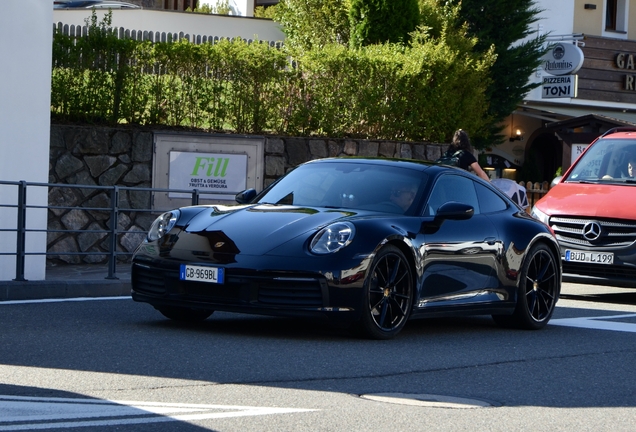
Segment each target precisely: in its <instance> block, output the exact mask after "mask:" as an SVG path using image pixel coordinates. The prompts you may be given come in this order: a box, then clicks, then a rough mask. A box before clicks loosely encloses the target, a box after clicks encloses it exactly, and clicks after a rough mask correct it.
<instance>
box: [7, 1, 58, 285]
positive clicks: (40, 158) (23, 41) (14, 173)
mask: <svg viewBox="0 0 636 432" xmlns="http://www.w3.org/2000/svg"><path fill="white" fill-rule="evenodd" d="M52 4H53V1H52V0H20V1H7V2H2V13H0V59H2V68H0V114H1V115H0V150H1V151H2V157H1V158H0V180H3V181H19V180H25V181H27V182H40V183H46V182H48V179H49V141H50V129H51V122H50V117H51V116H50V105H51V104H50V99H51V55H52V54H51V45H52V41H53V36H52V32H51V20H52V16H53V6H52ZM47 195H48V191H47V189H46V188H33V189H29V190H28V195H27V202H28V204H30V205H40V206H46V205H47ZM0 203H1V204H4V205H6V204H10V205H15V204H17V188H16V187H15V186H0ZM0 221H2V223H1V226H2V228H3V229H8V228H15V227H16V221H17V211H16V209H15V208H4V207H1V208H0ZM27 228H28V229H46V210H32V211H29V212H27ZM15 249H16V234H15V233H14V232H0V251H2V252H3V253H6V252H15ZM26 250H27V252H45V251H46V234H45V233H27V244H26ZM15 261H16V260H15V257H14V256H9V255H0V279H1V280H11V279H14V278H15ZM45 266H46V258H45V256H44V255H32V256H27V258H26V271H25V276H26V278H27V279H29V280H41V279H44V274H45Z"/></svg>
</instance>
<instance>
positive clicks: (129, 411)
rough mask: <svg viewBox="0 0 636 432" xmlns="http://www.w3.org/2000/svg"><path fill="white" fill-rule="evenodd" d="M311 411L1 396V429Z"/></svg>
mask: <svg viewBox="0 0 636 432" xmlns="http://www.w3.org/2000/svg"><path fill="white" fill-rule="evenodd" d="M310 411H317V410H314V409H302V408H274V407H252V406H240V405H204V404H179V403H160V402H157V403H155V402H139V401H117V400H99V399H80V398H43V397H25V396H9V395H0V431H19V430H44V429H68V428H77V427H97V426H120V425H132V424H145V423H160V422H169V421H188V420H206V419H215V418H229V417H246V416H259V415H271V414H289V413H300V412H310Z"/></svg>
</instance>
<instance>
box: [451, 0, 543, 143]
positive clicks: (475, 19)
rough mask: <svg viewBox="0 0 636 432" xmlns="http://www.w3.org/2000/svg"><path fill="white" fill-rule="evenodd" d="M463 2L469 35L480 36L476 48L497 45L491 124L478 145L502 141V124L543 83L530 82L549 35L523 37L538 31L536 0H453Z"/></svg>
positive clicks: (490, 98) (489, 97) (475, 139)
mask: <svg viewBox="0 0 636 432" xmlns="http://www.w3.org/2000/svg"><path fill="white" fill-rule="evenodd" d="M450 1H451V2H452V3H455V4H461V8H460V17H461V19H462V20H463V21H465V22H466V23H467V25H468V34H469V35H471V36H475V37H477V38H478V42H477V45H476V47H475V49H476V50H478V51H480V52H486V51H487V50H488V49H490V47H491V46H494V48H495V54H496V55H497V60H496V62H495V64H494V65H493V66H492V68H491V73H490V76H491V78H492V81H491V83H490V85H489V87H488V89H487V93H486V97H487V100H488V102H489V109H488V114H489V116H490V117H491V127H490V131H489V133H487V134H486V135H485V136H474V137H472V138H473V144H475V145H476V147H484V146H487V145H492V144H497V143H500V142H501V139H502V136H501V135H499V133H500V132H501V128H500V127H499V126H498V124H500V123H501V122H502V121H503V120H504V119H505V118H506V117H507V116H508V115H510V113H512V112H513V111H514V110H515V109H516V107H517V105H518V104H519V103H520V102H521V101H522V100H523V98H524V96H525V95H526V94H527V93H528V91H530V90H531V89H533V88H535V87H536V86H538V85H539V84H538V83H537V84H534V83H529V78H530V77H531V76H532V74H533V72H534V71H535V69H536V68H537V67H538V66H539V64H540V63H541V62H540V58H541V56H542V55H543V54H544V52H545V49H544V42H545V35H543V36H538V37H535V38H531V39H528V40H527V41H525V42H523V43H518V42H519V41H520V40H522V39H525V38H526V37H528V36H531V35H532V34H533V32H534V30H533V29H532V27H531V26H532V24H534V23H536V22H537V21H538V19H539V18H538V14H539V12H540V10H539V9H538V8H536V3H535V1H534V0H450Z"/></svg>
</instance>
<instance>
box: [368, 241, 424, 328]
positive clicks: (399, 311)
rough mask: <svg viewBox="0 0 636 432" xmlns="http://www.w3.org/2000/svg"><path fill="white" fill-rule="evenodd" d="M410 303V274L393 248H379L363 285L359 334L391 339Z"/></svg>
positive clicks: (411, 280)
mask: <svg viewBox="0 0 636 432" xmlns="http://www.w3.org/2000/svg"><path fill="white" fill-rule="evenodd" d="M412 304H413V271H412V270H411V266H410V265H409V263H408V261H407V260H406V257H405V256H404V254H403V253H402V251H401V250H400V249H398V248H397V247H395V246H391V245H389V246H386V247H384V248H382V249H381V250H380V251H379V252H378V254H377V255H376V257H375V259H374V260H373V264H372V265H371V268H370V270H369V273H368V275H367V279H366V280H365V282H364V299H363V303H362V316H361V318H360V321H359V322H358V330H359V331H360V333H361V334H362V335H363V336H365V337H368V338H371V339H391V338H393V337H395V336H396V335H397V334H398V333H399V332H400V331H401V330H402V328H403V327H404V324H406V321H407V320H408V319H409V316H410V314H411V307H412Z"/></svg>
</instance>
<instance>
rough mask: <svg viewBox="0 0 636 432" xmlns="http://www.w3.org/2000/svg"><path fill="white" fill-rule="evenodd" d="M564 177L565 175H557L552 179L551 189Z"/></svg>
mask: <svg viewBox="0 0 636 432" xmlns="http://www.w3.org/2000/svg"><path fill="white" fill-rule="evenodd" d="M562 178H563V176H558V177H555V178H554V179H553V180H552V183H550V189H552V188H553V187H555V186H556V184H557V183H559V182H560V181H561V179H562Z"/></svg>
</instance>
